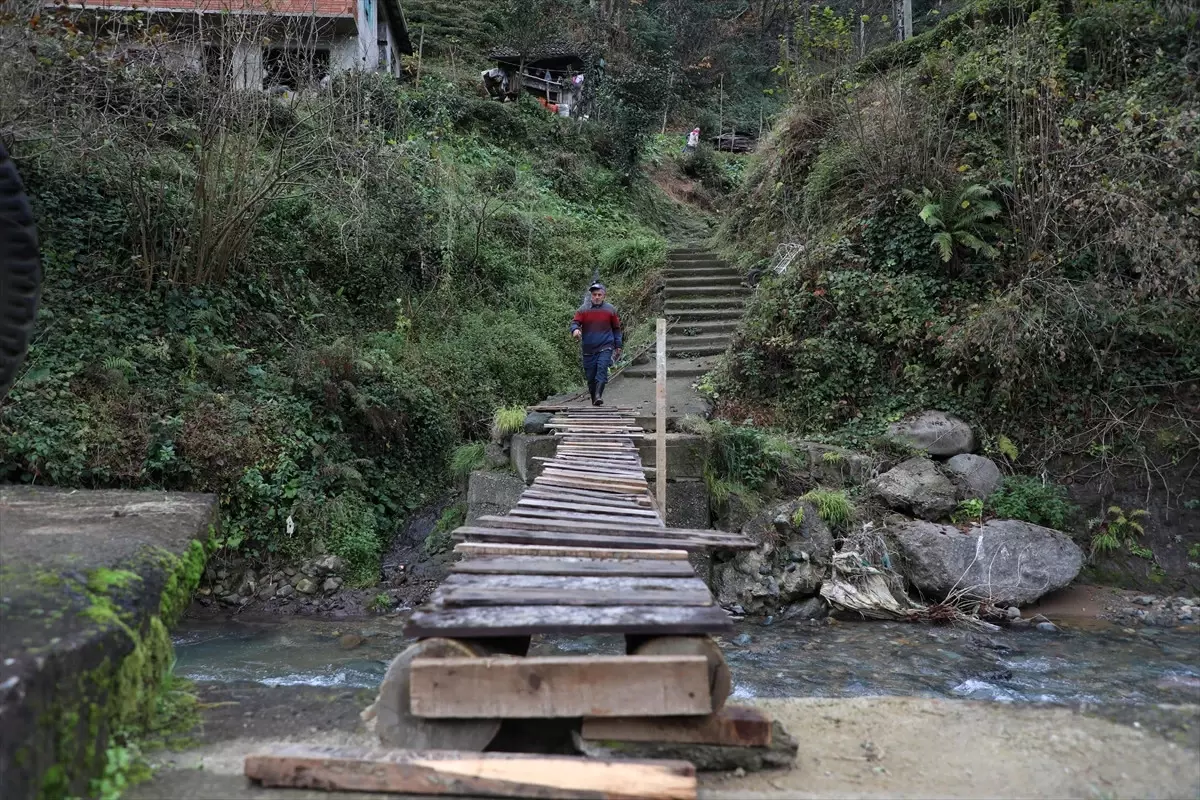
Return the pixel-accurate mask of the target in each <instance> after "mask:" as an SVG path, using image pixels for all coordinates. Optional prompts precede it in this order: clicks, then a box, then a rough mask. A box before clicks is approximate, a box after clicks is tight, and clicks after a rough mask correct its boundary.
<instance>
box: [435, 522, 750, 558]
mask: <svg viewBox="0 0 1200 800" xmlns="http://www.w3.org/2000/svg"><path fill="white" fill-rule="evenodd" d="M651 530H652V531H654V532H656V533H647V534H646V535H636V534H632V533H631V534H626V535H619V534H603V533H566V532H563V531H552V530H522V529H514V528H472V529H470V530H463V529H461V528H460V529H459V530H456V531H455V532H454V533H453V534H452V536H453V537H454V540H455V541H463V540H465V539H471V540H474V541H479V542H506V543H508V544H543V545H554V546H559V547H609V548H614V549H623V550H630V549H637V550H643V549H645V550H688V551H692V552H704V551H707V550H714V549H715V550H753V549H754V547H755V545H754V544H753V543H752V542H750V541H749V540H736V539H694V538H679V537H671V536H666V535H662V534H663V532H665V531H669V530H670V528H654V529H651Z"/></svg>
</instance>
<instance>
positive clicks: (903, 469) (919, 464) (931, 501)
mask: <svg viewBox="0 0 1200 800" xmlns="http://www.w3.org/2000/svg"><path fill="white" fill-rule="evenodd" d="M869 486H870V489H871V493H872V494H874V495H875V496H876V497H878V498H879V499H880V500H882V501H883V502H884V503H886V504H887V505H888V507H889V508H894V509H896V510H897V511H904V512H908V513H911V514H914V515H916V516H918V517H922V518H924V519H940V518H942V517H944V516H946V515H947V514H948V513H950V512H951V511H953V510H954V507H955V506H956V505H957V503H958V491H957V489H955V487H954V484H953V483H952V482H951V481H950V479H949V478H947V477H946V476H945V475H943V474H942V472H941V470H939V469H938V467H937V464H934V463H933V462H932V461H930V460H929V459H928V458H924V457H921V456H918V457H916V458H910V459H908V460H907V461H904V462H901V463H900V464H898V465H897V466H895V467H892V468H891V469H889V470H888V471H887V472H885V473H883V474H882V475H880V476H879V477H878V478H876V479H875V480H873V481H871V483H870V484H869Z"/></svg>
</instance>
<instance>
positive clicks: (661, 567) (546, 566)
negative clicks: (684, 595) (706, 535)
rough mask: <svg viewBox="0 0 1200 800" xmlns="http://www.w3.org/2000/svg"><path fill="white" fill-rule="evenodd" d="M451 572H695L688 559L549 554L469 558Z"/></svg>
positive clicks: (653, 574) (667, 574) (612, 574)
mask: <svg viewBox="0 0 1200 800" xmlns="http://www.w3.org/2000/svg"><path fill="white" fill-rule="evenodd" d="M450 572H451V574H463V575H506V576H508V575H567V576H572V575H573V576H579V577H585V576H592V575H596V576H605V577H628V578H690V577H692V576H694V575H695V571H694V570H693V569H692V565H691V564H689V563H688V562H686V561H664V560H653V559H631V558H618V559H598V558H572V557H563V558H549V557H545V556H529V557H525V556H508V557H499V556H498V557H486V556H485V557H482V558H468V559H464V560H463V561H459V562H457V563H456V564H454V565H453V566H451V567H450Z"/></svg>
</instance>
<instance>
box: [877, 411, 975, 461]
mask: <svg viewBox="0 0 1200 800" xmlns="http://www.w3.org/2000/svg"><path fill="white" fill-rule="evenodd" d="M888 437H889V438H891V439H894V440H896V441H898V442H901V443H903V444H906V445H908V446H910V447H913V448H915V449H917V450H924V451H925V452H926V453H928V454H929V455H931V456H933V457H935V458H947V457H949V456H956V455H958V454H959V453H970V452H971V451H973V450H974V449H975V434H974V433H973V432H972V431H971V426H970V425H968V424H967V423H965V422H963V421H962V420H961V419H959V418H958V417H956V416H954V415H953V414H947V413H946V412H945V411H922V412H921V413H920V414H915V415H913V416H909V417H905V418H904V419H902V420H900V421H899V422H893V423H892V424H891V425H889V426H888Z"/></svg>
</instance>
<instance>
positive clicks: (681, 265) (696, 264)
mask: <svg viewBox="0 0 1200 800" xmlns="http://www.w3.org/2000/svg"><path fill="white" fill-rule="evenodd" d="M718 267H720V269H724V270H728V269H732V267H731V266H730V263H728V261H726V260H725V259H721V258H686V259H679V258H668V259H667V269H668V270H710V269H718Z"/></svg>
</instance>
